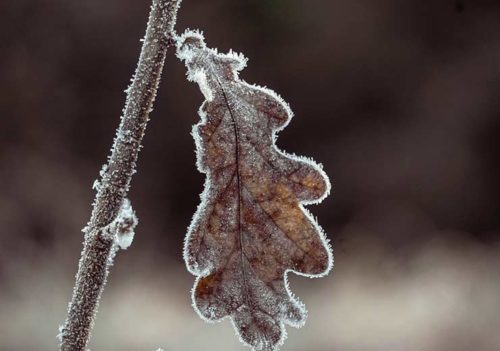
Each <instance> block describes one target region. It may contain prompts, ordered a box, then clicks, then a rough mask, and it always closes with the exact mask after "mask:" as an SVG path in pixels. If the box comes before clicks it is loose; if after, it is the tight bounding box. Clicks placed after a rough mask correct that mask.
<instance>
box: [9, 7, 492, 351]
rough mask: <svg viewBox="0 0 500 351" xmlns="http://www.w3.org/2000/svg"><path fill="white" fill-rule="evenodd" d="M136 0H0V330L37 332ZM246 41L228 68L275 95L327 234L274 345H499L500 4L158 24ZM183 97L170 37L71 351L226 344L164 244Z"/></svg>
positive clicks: (99, 156) (196, 101)
mask: <svg viewBox="0 0 500 351" xmlns="http://www.w3.org/2000/svg"><path fill="white" fill-rule="evenodd" d="M148 10H149V0H86V1H77V0H3V1H1V4H0V18H1V20H0V38H1V40H0V43H1V44H0V116H1V123H0V350H1V351H17V350H19V351H20V350H23V351H25V350H37V351H38V350H56V349H57V345H58V341H57V339H56V334H57V329H58V325H59V324H61V323H62V322H63V320H64V319H65V314H66V307H67V303H68V301H69V299H70V295H71V290H72V286H73V282H74V274H75V272H76V268H77V261H78V258H79V255H80V250H81V243H82V233H81V232H80V230H81V228H82V227H83V226H84V225H85V223H86V222H87V220H88V218H89V214H90V209H91V207H90V206H91V202H92V200H93V197H94V192H93V190H92V189H91V185H92V183H93V182H94V180H95V179H96V177H97V174H98V171H99V169H100V168H101V165H102V164H103V163H104V162H105V160H106V156H107V154H108V152H109V148H110V145H111V141H112V138H113V136H114V130H115V128H116V126H117V124H118V121H119V115H120V111H121V109H122V107H123V103H124V93H123V90H124V89H125V88H126V86H127V85H128V81H129V79H130V76H131V74H132V72H133V70H134V68H135V65H136V60H137V56H138V53H139V49H140V42H139V39H140V38H141V37H142V36H143V34H144V27H145V23H146V19H147V13H148ZM187 27H190V28H200V29H202V30H203V31H204V32H205V35H206V37H207V41H208V43H209V45H211V46H216V47H218V48H219V49H220V50H222V51H226V50H229V49H230V48H233V49H235V50H236V51H241V52H244V53H245V55H246V56H248V57H249V58H250V62H249V66H248V68H247V69H245V70H244V71H243V72H242V78H244V79H245V80H247V81H248V82H251V83H257V84H260V85H267V86H268V87H270V88H272V89H274V90H276V91H277V92H278V93H279V94H281V95H282V96H283V97H284V99H285V100H287V101H288V102H289V103H290V104H291V106H292V109H293V110H294V112H295V115H296V117H295V118H294V120H293V121H292V123H291V124H290V125H289V126H288V127H287V128H286V129H285V130H284V131H283V132H281V133H280V137H279V141H278V144H279V146H280V147H281V148H283V149H285V150H287V151H289V152H294V153H296V154H299V155H306V156H310V157H313V158H314V159H316V160H317V161H318V162H321V163H322V164H323V165H324V168H325V170H326V172H327V173H328V174H329V175H330V176H331V178H332V181H333V193H332V195H331V196H330V197H329V198H327V199H326V200H325V201H324V202H323V203H322V204H320V205H317V206H310V207H309V208H310V210H311V211H312V212H313V214H314V215H316V216H317V217H318V219H319V222H320V224H321V225H322V226H323V228H324V229H325V231H326V233H327V234H328V237H329V238H330V239H331V240H332V243H333V246H334V251H335V262H336V266H335V268H334V271H333V273H332V274H331V275H329V276H328V277H326V278H324V279H317V280H309V279H307V278H301V277H296V276H292V277H291V285H292V289H293V290H294V291H295V292H296V294H297V295H298V296H300V297H301V299H302V301H303V302H305V303H306V305H307V307H308V310H309V320H308V323H307V324H306V326H305V327H303V328H302V329H300V330H296V329H293V328H288V331H289V338H288V340H287V342H286V344H285V346H284V348H283V350H288V351H299V350H311V351H331V350H342V351H365V350H366V351H368V350H370V351H393V350H401V351H452V350H453V351H470V350H481V351H490V350H491V351H493V350H500V333H499V332H498V331H499V329H500V240H499V239H500V216H499V215H500V213H499V210H500V181H499V179H500V166H499V161H500V157H499V156H500V142H499V139H500V118H499V117H500V2H499V1H497V0H491V1H487V0H474V1H473V0H470V1H468V0H461V1H460V0H458V1H456V0H433V1H430V0H307V1H306V0H303V1H299V0H260V1H258V0H253V1H250V0H185V1H184V4H183V6H182V8H181V11H180V13H179V23H178V27H177V28H178V30H179V31H181V30H183V29H185V28H187ZM201 102H202V95H201V93H200V92H199V90H198V87H197V86H196V85H195V84H192V83H189V82H187V81H186V80H185V69H184V67H183V66H182V64H181V63H180V62H179V61H178V60H177V59H176V58H175V56H174V53H173V52H172V51H170V52H169V54H168V58H167V64H166V70H165V73H164V77H163V81H162V84H161V88H160V91H159V96H158V99H157V103H156V105H155V110H154V112H153V113H152V115H151V117H152V119H151V121H150V124H149V127H148V131H147V135H146V138H145V141H144V149H143V151H142V152H141V154H140V160H139V166H138V170H139V172H138V174H137V175H136V176H135V177H134V180H133V184H132V190H131V193H130V198H131V201H132V203H133V206H134V208H135V210H136V212H137V214H138V217H139V220H140V224H139V226H138V228H137V230H136V237H135V240H134V243H133V245H132V247H131V248H129V249H128V250H127V251H121V252H120V253H119V255H118V257H117V259H116V262H115V266H114V267H113V270H112V273H111V276H110V281H109V284H108V286H107V288H106V290H105V292H104V296H103V299H102V302H101V307H100V311H99V314H98V318H97V323H96V328H95V332H94V335H93V339H92V341H91V345H90V348H91V349H92V350H110V351H113V350H121V351H129V350H130V351H135V350H155V349H156V348H158V347H162V348H164V349H165V350H168V351H181V350H182V351H190V350H193V351H194V350H209V351H212V350H214V351H215V350H217V351H226V350H227V351H229V350H244V349H246V348H245V347H243V346H241V345H240V343H239V342H238V341H237V339H236V337H235V336H234V335H233V331H232V328H231V326H230V324H229V322H227V321H225V322H223V323H220V324H215V325H207V324H205V323H204V322H202V321H201V320H200V319H199V318H198V316H197V315H196V314H195V312H194V311H193V310H192V308H191V306H190V298H189V290H190V288H191V286H192V283H193V277H192V276H191V275H190V274H189V273H188V272H187V271H186V270H185V268H184V265H183V261H182V255H181V254H182V242H183V237H184V234H185V232H186V228H187V226H188V224H189V222H190V219H191V216H192V214H193V213H194V211H195V209H196V207H197V205H198V202H199V198H198V194H199V193H200V192H201V190H202V186H203V180H204V177H203V175H202V174H200V173H198V172H197V170H196V168H195V164H194V161H195V154H194V144H193V140H192V138H191V135H190V130H191V125H193V124H194V123H196V122H197V121H198V116H197V113H196V112H197V109H198V107H199V105H200V104H201Z"/></svg>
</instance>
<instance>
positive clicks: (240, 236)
mask: <svg viewBox="0 0 500 351" xmlns="http://www.w3.org/2000/svg"><path fill="white" fill-rule="evenodd" d="M214 77H215V79H216V81H217V84H218V85H219V87H220V89H221V92H222V96H223V98H224V101H225V102H226V106H227V109H228V111H229V115H230V116H231V121H232V122H233V130H234V137H235V163H236V182H237V188H238V209H237V211H236V212H237V214H238V220H237V223H238V224H237V227H238V239H239V244H240V260H241V272H242V275H243V278H242V279H243V288H244V290H245V300H246V303H247V306H249V305H250V303H249V302H250V301H251V298H250V294H249V289H248V281H247V277H246V270H245V265H244V258H245V253H244V251H243V232H242V230H241V229H242V228H241V177H240V143H239V129H238V124H237V123H236V118H235V116H234V114H233V110H232V109H231V105H230V104H229V99H228V97H227V94H226V91H225V90H224V87H223V85H222V83H221V81H220V80H219V78H218V77H217V75H216V74H215V73H214Z"/></svg>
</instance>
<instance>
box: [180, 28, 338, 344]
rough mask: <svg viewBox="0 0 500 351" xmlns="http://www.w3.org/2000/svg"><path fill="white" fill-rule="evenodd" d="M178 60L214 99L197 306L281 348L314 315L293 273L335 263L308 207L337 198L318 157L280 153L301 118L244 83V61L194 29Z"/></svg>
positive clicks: (195, 263) (199, 235)
mask: <svg viewBox="0 0 500 351" xmlns="http://www.w3.org/2000/svg"><path fill="white" fill-rule="evenodd" d="M177 55H178V56H179V58H180V59H182V60H183V61H184V62H185V64H186V66H187V68H188V78H189V79H190V80H192V81H195V82H197V83H198V84H199V86H200V89H201V91H202V93H203V95H204V97H205V102H204V103H203V105H202V106H201V108H200V111H199V114H200V117H201V122H200V123H199V124H197V125H195V126H194V128H193V136H194V138H195V141H196V147H197V161H198V162H197V164H198V168H199V170H200V171H201V172H203V173H206V175H207V179H206V183H205V190H204V192H203V194H202V195H201V200H202V202H201V204H200V206H199V207H198V210H197V212H196V214H195V215H194V218H193V221H192V223H191V225H190V227H189V232H188V235H187V238H186V241H185V247H184V259H185V261H186V264H187V267H188V269H189V271H190V272H191V273H193V274H194V275H196V276H197V280H196V283H195V287H194V289H193V304H194V307H195V309H196V310H197V311H198V312H199V314H200V315H201V316H202V317H203V318H204V319H205V320H207V321H217V320H221V319H223V318H225V317H230V318H231V320H232V322H233V324H234V326H235V328H236V331H237V333H238V334H239V335H240V336H241V339H242V341H243V342H244V343H246V344H247V345H250V346H251V347H253V349H254V350H259V351H260V350H263V351H264V350H265V351H268V350H276V349H277V348H278V346H279V345H280V344H281V343H282V342H283V340H284V338H285V330H284V325H285V324H289V325H292V326H296V327H298V326H301V325H302V324H303V323H304V321H305V316H306V311H305V308H304V306H303V304H302V303H300V302H299V301H298V300H297V299H296V298H295V297H294V296H293V294H292V293H291V292H290V290H289V287H288V284H287V277H286V275H287V273H288V272H294V273H297V274H301V275H305V276H308V277H320V276H322V275H325V274H326V273H328V271H329V270H330V268H331V266H332V254H331V250H330V247H329V244H328V243H327V240H326V239H325V236H324V234H323V232H322V230H321V229H320V227H319V226H318V224H317V223H316V221H315V220H314V219H313V217H312V216H311V215H310V214H309V212H308V211H307V210H305V209H304V208H303V206H302V205H305V204H312V203H318V202H320V201H321V200H322V199H323V198H324V197H325V196H326V195H327V194H328V192H329V190H330V184H329V181H328V178H327V177H326V175H325V173H324V172H323V171H322V169H321V167H320V166H318V165H317V164H316V163H314V162H313V161H311V160H309V159H306V158H303V157H297V156H294V155H290V154H286V153H284V152H283V151H280V150H278V148H277V147H276V145H275V140H276V136H275V133H276V132H277V131H279V130H281V129H282V128H284V127H285V126H286V125H287V124H288V122H289V121H290V119H291V117H292V113H291V111H290V109H289V107H288V105H287V104H286V103H285V102H284V101H283V100H282V99H281V98H280V97H279V96H278V95H276V94H275V93H274V92H273V91H271V90H268V89H266V88H262V87H258V86H255V85H250V84H248V83H246V82H244V81H242V80H240V79H239V78H238V71H240V70H241V69H243V68H244V67H245V65H246V61H247V60H246V58H245V57H243V56H242V55H239V54H235V53H233V52H229V53H228V54H220V53H218V52H217V51H216V50H214V49H210V48H207V47H206V45H205V43H204V38H203V36H202V34H201V33H199V32H193V31H187V32H186V33H185V34H183V35H182V36H180V37H179V38H177Z"/></svg>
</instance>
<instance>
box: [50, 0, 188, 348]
mask: <svg viewBox="0 0 500 351" xmlns="http://www.w3.org/2000/svg"><path fill="white" fill-rule="evenodd" d="M180 3H181V0H153V5H152V6H151V12H150V15H149V20H148V24H147V28H146V35H145V37H144V42H143V45H142V49H141V54H140V57H139V63H138V65H137V69H136V71H135V74H134V78H133V81H132V84H131V86H130V87H129V89H128V90H127V100H126V103H125V109H124V112H123V115H122V118H121V122H120V126H119V127H118V129H117V131H116V137H115V140H114V143H113V147H112V149H111V155H110V157H109V159H108V163H107V165H105V166H104V167H103V170H102V171H101V181H100V182H99V183H98V184H97V190H98V191H97V195H96V198H95V201H94V204H93V209H92V215H91V218H90V221H89V223H88V225H87V226H86V227H85V228H84V232H85V241H84V246H83V251H82V256H81V259H80V262H79V267H78V273H77V275H76V283H75V287H74V289H73V297H72V299H71V302H70V304H69V309H68V317H67V319H66V322H65V324H64V326H62V327H61V330H60V338H61V351H84V350H85V348H86V346H87V344H88V341H89V338H90V333H91V330H92V327H93V324H94V319H95V315H96V311H97V307H98V304H99V299H100V296H101V293H102V291H103V289H104V285H105V283H106V278H107V276H108V270H109V267H110V265H111V264H112V262H113V257H114V253H115V252H116V249H117V245H116V234H117V231H119V230H120V228H121V229H123V228H124V226H126V225H127V224H128V223H130V222H134V220H132V219H131V218H127V217H126V215H124V214H121V215H120V212H121V211H122V206H123V204H124V199H125V197H126V195H127V192H128V189H129V187H130V181H131V178H132V175H133V174H134V173H135V165H136V161H137V156H138V153H139V149H140V148H141V141H142V138H143V136H144V131H145V129H146V124H147V122H148V120H149V113H150V112H151V110H152V106H153V102H154V99H155V96H156V91H157V89H158V84H159V81H160V75H161V72H162V69H163V64H164V62H165V56H166V52H167V48H168V47H169V46H170V45H171V43H172V38H173V36H174V25H175V22H176V16H177V10H178V9H179V6H180ZM128 213H132V211H128ZM132 230H133V228H132Z"/></svg>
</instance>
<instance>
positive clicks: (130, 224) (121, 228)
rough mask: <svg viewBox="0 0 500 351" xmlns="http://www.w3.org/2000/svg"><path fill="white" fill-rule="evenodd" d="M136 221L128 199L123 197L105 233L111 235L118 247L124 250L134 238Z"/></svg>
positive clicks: (137, 221)
mask: <svg viewBox="0 0 500 351" xmlns="http://www.w3.org/2000/svg"><path fill="white" fill-rule="evenodd" d="M138 223H139V220H138V219H137V216H136V215H135V212H134V210H133V209H132V205H131V204H130V200H129V199H127V198H125V199H124V200H123V204H122V206H121V208H120V211H119V212H118V216H116V218H115V219H114V220H113V221H112V222H111V223H110V224H109V225H108V226H107V228H106V229H105V235H108V236H113V237H114V240H115V243H116V244H117V245H118V247H119V248H120V249H122V250H126V249H127V248H128V247H129V246H130V245H131V244H132V241H133V240H134V229H135V227H136V226H137V224H138Z"/></svg>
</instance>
